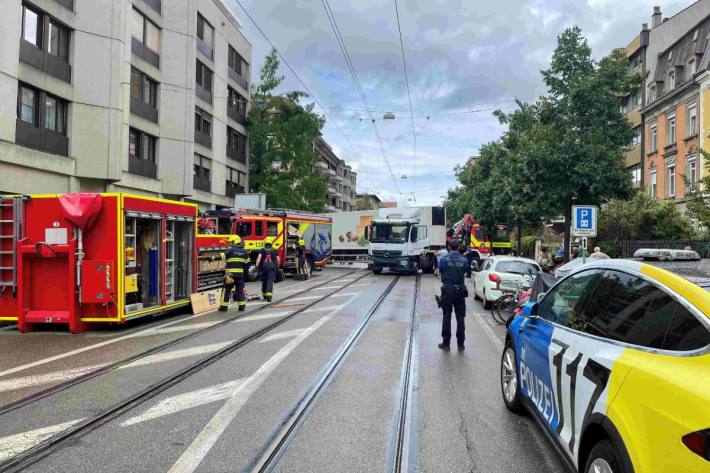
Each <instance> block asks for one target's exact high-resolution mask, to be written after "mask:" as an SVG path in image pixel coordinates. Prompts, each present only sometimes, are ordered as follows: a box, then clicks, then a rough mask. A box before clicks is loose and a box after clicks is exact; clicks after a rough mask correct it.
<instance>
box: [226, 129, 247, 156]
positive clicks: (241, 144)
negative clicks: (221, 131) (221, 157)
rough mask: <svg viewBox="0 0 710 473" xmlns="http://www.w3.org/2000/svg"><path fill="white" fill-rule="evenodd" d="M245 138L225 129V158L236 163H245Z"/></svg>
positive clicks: (233, 130) (232, 130) (236, 132)
mask: <svg viewBox="0 0 710 473" xmlns="http://www.w3.org/2000/svg"><path fill="white" fill-rule="evenodd" d="M246 151H247V137H246V136H244V135H242V134H241V133H239V132H238V131H236V130H235V129H233V128H232V127H229V126H228V127H227V156H228V157H229V158H231V159H234V160H236V161H239V162H242V163H246V160H247V157H246Z"/></svg>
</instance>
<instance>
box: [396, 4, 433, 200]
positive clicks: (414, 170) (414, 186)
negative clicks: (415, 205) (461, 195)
mask: <svg viewBox="0 0 710 473" xmlns="http://www.w3.org/2000/svg"><path fill="white" fill-rule="evenodd" d="M394 11H395V13H396V14H397V30H398V31H399V46H400V49H401V50H402V67H403V68H404V83H405V84H406V85H407V98H408V99H409V115H410V118H411V119H412V138H413V140H414V163H412V199H413V200H414V202H416V201H417V130H416V128H415V126H414V109H413V108H412V94H411V92H410V88H409V75H408V74H407V60H406V59H405V56H404V38H403V37H402V24H401V23H400V21H399V6H398V5H397V0H394ZM428 119H429V118H428V117H427V120H428Z"/></svg>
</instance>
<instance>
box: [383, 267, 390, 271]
mask: <svg viewBox="0 0 710 473" xmlns="http://www.w3.org/2000/svg"><path fill="white" fill-rule="evenodd" d="M389 270H390V267H389V266H383V267H382V271H389Z"/></svg>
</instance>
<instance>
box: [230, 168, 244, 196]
mask: <svg viewBox="0 0 710 473" xmlns="http://www.w3.org/2000/svg"><path fill="white" fill-rule="evenodd" d="M246 180H247V175H246V174H245V173H243V172H241V171H238V170H236V169H234V168H230V167H227V196H228V197H234V196H235V195H237V194H243V193H244V192H246Z"/></svg>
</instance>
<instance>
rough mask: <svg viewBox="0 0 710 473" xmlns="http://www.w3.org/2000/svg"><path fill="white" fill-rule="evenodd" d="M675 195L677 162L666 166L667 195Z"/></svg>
mask: <svg viewBox="0 0 710 473" xmlns="http://www.w3.org/2000/svg"><path fill="white" fill-rule="evenodd" d="M673 196H675V163H673V164H669V165H668V166H666V197H673Z"/></svg>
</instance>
